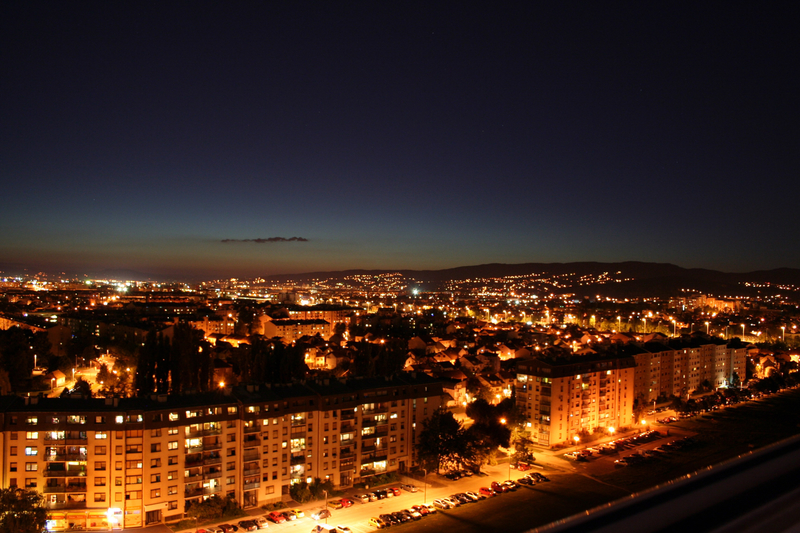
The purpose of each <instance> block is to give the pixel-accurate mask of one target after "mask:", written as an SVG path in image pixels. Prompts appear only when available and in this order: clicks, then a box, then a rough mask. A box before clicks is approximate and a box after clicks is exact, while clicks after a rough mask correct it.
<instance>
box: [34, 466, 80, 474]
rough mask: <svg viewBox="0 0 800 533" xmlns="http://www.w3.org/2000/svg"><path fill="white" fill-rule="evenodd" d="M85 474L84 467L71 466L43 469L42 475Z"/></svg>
mask: <svg viewBox="0 0 800 533" xmlns="http://www.w3.org/2000/svg"><path fill="white" fill-rule="evenodd" d="M85 475H86V467H85V466H82V467H80V468H71V469H69V470H50V469H45V471H44V477H82V476H85Z"/></svg>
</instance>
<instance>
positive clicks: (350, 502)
mask: <svg viewBox="0 0 800 533" xmlns="http://www.w3.org/2000/svg"><path fill="white" fill-rule="evenodd" d="M352 506H353V500H350V499H348V498H342V509H346V508H348V507H352Z"/></svg>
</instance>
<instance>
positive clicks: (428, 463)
mask: <svg viewBox="0 0 800 533" xmlns="http://www.w3.org/2000/svg"><path fill="white" fill-rule="evenodd" d="M464 437H465V433H464V428H463V427H462V425H461V422H459V421H458V420H456V419H455V417H453V413H451V412H450V411H448V410H446V409H437V410H436V411H435V412H434V413H433V414H432V415H431V416H430V418H428V419H427V420H424V421H423V422H422V430H421V431H420V432H419V437H418V439H417V442H416V444H415V447H416V450H417V458H418V459H419V462H420V464H421V465H423V467H424V468H426V469H427V470H431V471H433V470H435V471H436V472H438V471H439V469H440V468H441V467H443V466H451V465H455V464H457V463H459V462H461V458H462V455H463V453H464V446H463V444H464Z"/></svg>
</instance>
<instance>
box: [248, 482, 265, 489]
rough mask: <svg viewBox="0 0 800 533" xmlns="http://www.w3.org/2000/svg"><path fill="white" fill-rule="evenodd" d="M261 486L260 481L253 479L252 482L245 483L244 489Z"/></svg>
mask: <svg viewBox="0 0 800 533" xmlns="http://www.w3.org/2000/svg"><path fill="white" fill-rule="evenodd" d="M260 486H261V482H259V481H253V482H252V483H245V484H244V490H250V489H257V488H259V487H260Z"/></svg>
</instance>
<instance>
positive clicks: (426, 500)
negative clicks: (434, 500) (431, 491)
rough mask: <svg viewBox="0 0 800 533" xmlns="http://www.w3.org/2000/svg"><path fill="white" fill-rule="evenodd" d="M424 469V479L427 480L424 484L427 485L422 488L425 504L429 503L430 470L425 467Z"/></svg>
mask: <svg viewBox="0 0 800 533" xmlns="http://www.w3.org/2000/svg"><path fill="white" fill-rule="evenodd" d="M422 471H423V472H425V478H424V480H425V483H424V486H425V487H424V488H423V489H422V490H423V491H424V496H423V497H422V503H424V504H425V505H428V471H427V470H425V469H424V468H423V469H422Z"/></svg>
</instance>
